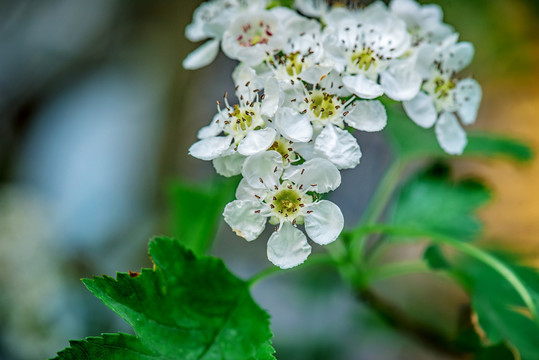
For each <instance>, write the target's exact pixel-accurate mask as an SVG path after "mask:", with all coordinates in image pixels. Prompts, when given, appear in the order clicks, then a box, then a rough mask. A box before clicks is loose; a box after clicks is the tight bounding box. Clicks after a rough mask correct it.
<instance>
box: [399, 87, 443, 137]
mask: <svg viewBox="0 0 539 360" xmlns="http://www.w3.org/2000/svg"><path fill="white" fill-rule="evenodd" d="M402 106H403V107H404V111H406V114H408V116H409V117H410V119H412V120H413V122H415V123H416V124H417V125H419V126H421V127H424V128H430V127H431V126H432V125H434V123H435V122H436V118H437V117H438V113H437V112H436V107H435V106H434V101H433V100H432V97H431V96H430V95H427V94H426V93H424V92H423V91H420V92H419V94H417V96H416V97H415V98H413V99H412V100H410V101H404V102H403V103H402Z"/></svg>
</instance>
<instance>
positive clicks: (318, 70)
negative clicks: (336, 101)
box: [300, 65, 333, 84]
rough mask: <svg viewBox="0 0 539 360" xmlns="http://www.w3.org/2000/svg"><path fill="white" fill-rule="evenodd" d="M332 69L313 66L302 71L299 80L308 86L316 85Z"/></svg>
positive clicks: (330, 67)
mask: <svg viewBox="0 0 539 360" xmlns="http://www.w3.org/2000/svg"><path fill="white" fill-rule="evenodd" d="M332 69H333V67H332V66H320V65H313V66H311V67H309V68H307V69H306V70H305V71H302V72H301V74H300V78H301V80H303V81H306V82H308V83H309V84H318V83H319V82H320V80H322V78H323V77H324V76H325V75H327V74H328V73H329V72H330V71H331V70H332Z"/></svg>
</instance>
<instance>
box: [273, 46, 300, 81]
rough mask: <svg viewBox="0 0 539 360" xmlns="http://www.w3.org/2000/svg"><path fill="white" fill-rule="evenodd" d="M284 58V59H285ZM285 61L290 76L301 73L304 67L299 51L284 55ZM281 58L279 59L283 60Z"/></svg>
mask: <svg viewBox="0 0 539 360" xmlns="http://www.w3.org/2000/svg"><path fill="white" fill-rule="evenodd" d="M283 58H284V59H283ZM283 58H281V59H283V61H284V63H285V66H286V73H287V74H288V75H290V76H296V75H297V74H300V73H301V70H302V69H303V63H302V62H301V61H299V59H298V58H299V51H298V52H295V53H293V54H288V55H286V56H284V57H283ZM281 59H279V60H281Z"/></svg>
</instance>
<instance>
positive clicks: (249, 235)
mask: <svg viewBox="0 0 539 360" xmlns="http://www.w3.org/2000/svg"><path fill="white" fill-rule="evenodd" d="M260 208H261V203H260V202H259V201H249V200H234V201H232V202H230V203H228V204H227V205H226V207H225V211H224V212H223V215H224V218H225V222H226V223H227V224H228V225H229V226H230V227H231V228H232V231H234V232H235V233H236V234H237V235H238V236H241V237H242V238H244V239H245V240H247V241H253V240H255V239H256V238H257V237H258V236H259V235H260V234H261V233H262V231H264V227H265V226H266V218H265V217H264V216H262V215H260V214H257V213H255V211H257V210H259V209H260Z"/></svg>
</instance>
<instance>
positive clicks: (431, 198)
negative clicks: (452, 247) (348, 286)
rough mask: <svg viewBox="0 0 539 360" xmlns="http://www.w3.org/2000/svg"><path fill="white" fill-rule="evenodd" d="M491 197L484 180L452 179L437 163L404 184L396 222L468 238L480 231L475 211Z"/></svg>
mask: <svg viewBox="0 0 539 360" xmlns="http://www.w3.org/2000/svg"><path fill="white" fill-rule="evenodd" d="M489 198H490V193H489V191H488V190H487V189H486V188H485V187H484V186H483V185H482V184H480V183H478V182H475V181H471V180H465V181H453V180H451V178H450V176H449V170H448V168H447V167H445V166H443V165H436V166H434V167H432V168H430V169H428V170H427V171H425V172H423V173H420V174H418V175H416V176H415V177H413V178H411V179H410V180H409V181H408V182H407V183H405V185H404V186H403V187H402V189H401V191H400V193H399V197H398V199H397V201H396V203H395V205H394V208H393V211H392V215H393V216H392V218H393V224H394V225H397V226H401V227H406V228H408V229H419V230H426V231H430V232H433V233H437V234H442V235H447V236H451V237H454V238H457V239H461V240H467V239H470V238H471V237H473V236H474V235H477V234H478V233H479V232H480V231H481V228H482V224H481V222H480V221H479V219H478V218H477V216H476V215H475V211H476V210H477V208H478V207H480V206H482V205H483V204H485V203H486V202H487V201H488V200H489Z"/></svg>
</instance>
